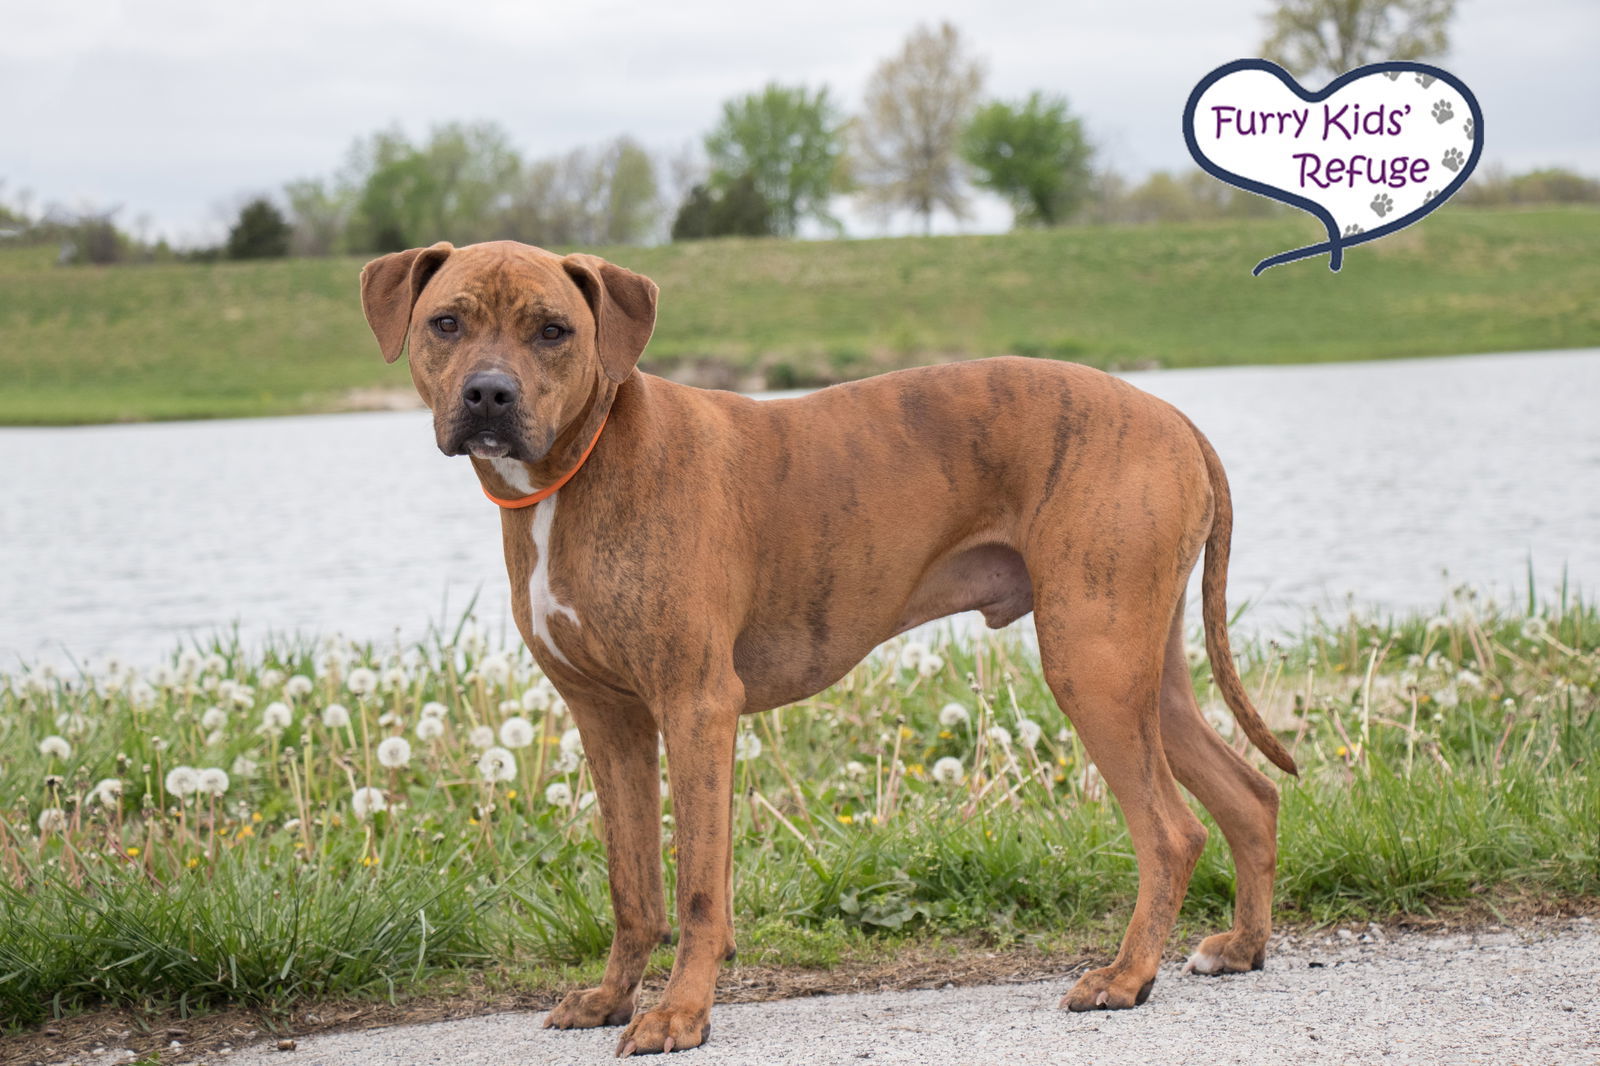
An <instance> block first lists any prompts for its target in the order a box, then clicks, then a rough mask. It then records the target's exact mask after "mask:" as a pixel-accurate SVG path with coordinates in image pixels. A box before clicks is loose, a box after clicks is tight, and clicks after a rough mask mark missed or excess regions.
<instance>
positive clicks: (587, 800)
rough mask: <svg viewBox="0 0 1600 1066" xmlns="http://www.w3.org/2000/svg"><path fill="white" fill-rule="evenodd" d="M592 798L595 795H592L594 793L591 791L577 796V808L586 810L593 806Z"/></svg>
mask: <svg viewBox="0 0 1600 1066" xmlns="http://www.w3.org/2000/svg"><path fill="white" fill-rule="evenodd" d="M594 798H595V797H594V793H593V792H585V793H584V794H583V795H581V796H579V797H578V810H580V811H586V810H588V809H589V808H590V807H593V806H594Z"/></svg>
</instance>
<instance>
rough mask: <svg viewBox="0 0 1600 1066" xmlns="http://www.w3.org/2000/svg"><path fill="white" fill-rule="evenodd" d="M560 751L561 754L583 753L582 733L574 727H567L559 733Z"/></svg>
mask: <svg viewBox="0 0 1600 1066" xmlns="http://www.w3.org/2000/svg"><path fill="white" fill-rule="evenodd" d="M561 752H562V754H563V755H582V754H583V734H582V733H579V732H578V731H577V730H576V729H569V730H567V731H566V732H565V733H562V734H561Z"/></svg>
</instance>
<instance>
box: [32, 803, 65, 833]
mask: <svg viewBox="0 0 1600 1066" xmlns="http://www.w3.org/2000/svg"><path fill="white" fill-rule="evenodd" d="M66 831H67V812H66V811H64V810H62V809H61V808H60V807H46V808H45V809H44V810H42V811H40V812H39V832H40V833H43V834H46V835H48V834H50V833H65V832H66Z"/></svg>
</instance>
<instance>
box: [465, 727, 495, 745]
mask: <svg viewBox="0 0 1600 1066" xmlns="http://www.w3.org/2000/svg"><path fill="white" fill-rule="evenodd" d="M467 743H468V744H471V745H472V746H473V747H475V748H479V749H482V748H491V747H493V746H494V730H493V729H490V728H489V727H488V726H486V725H475V726H473V727H472V732H470V733H468V734H467Z"/></svg>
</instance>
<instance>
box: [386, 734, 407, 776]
mask: <svg viewBox="0 0 1600 1066" xmlns="http://www.w3.org/2000/svg"><path fill="white" fill-rule="evenodd" d="M378 761H379V762H380V763H382V764H383V765H385V766H387V767H388V768H389V769H391V770H398V769H400V768H401V767H402V766H405V765H406V764H407V763H409V762H410V761H411V742H410V741H409V740H407V739H406V738H405V737H388V738H386V739H385V740H383V741H382V742H381V743H380V744H379V745H378Z"/></svg>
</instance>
